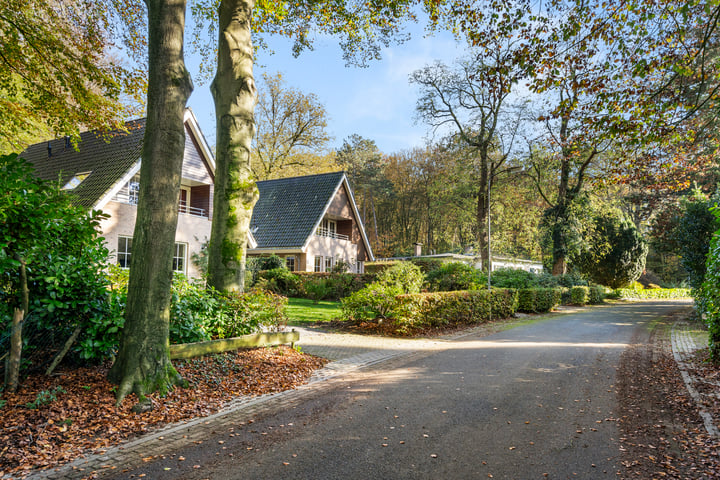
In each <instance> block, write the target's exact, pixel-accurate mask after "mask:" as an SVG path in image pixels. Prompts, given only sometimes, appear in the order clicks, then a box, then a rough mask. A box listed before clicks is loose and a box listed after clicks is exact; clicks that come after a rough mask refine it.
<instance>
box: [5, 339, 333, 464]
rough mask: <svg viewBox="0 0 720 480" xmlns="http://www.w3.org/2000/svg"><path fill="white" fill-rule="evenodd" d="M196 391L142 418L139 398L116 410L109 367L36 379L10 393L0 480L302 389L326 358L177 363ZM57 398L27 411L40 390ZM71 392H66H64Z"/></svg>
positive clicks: (255, 353) (291, 354)
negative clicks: (250, 400)
mask: <svg viewBox="0 0 720 480" xmlns="http://www.w3.org/2000/svg"><path fill="white" fill-rule="evenodd" d="M173 363H174V364H175V367H176V368H177V370H178V372H180V374H181V375H182V377H183V378H184V379H186V380H187V381H188V382H189V383H190V386H189V388H176V389H174V390H173V391H172V392H170V393H169V394H168V395H166V396H165V397H159V396H158V395H151V396H150V397H149V398H151V400H152V402H153V406H154V408H153V410H152V411H150V412H146V413H142V414H135V413H132V412H131V410H130V409H131V408H132V406H133V405H134V404H135V403H137V398H136V397H135V396H134V395H130V396H128V397H127V398H126V399H125V400H124V401H123V402H122V404H121V405H120V406H119V407H116V406H115V397H114V393H113V392H114V391H115V386H114V385H112V384H111V383H110V382H108V381H107V378H106V376H107V370H108V367H107V366H100V367H93V368H74V369H72V368H67V369H65V370H62V371H59V372H58V373H56V374H54V375H52V376H50V377H48V376H45V375H35V376H30V377H28V378H27V379H25V380H24V381H23V383H22V385H21V387H20V388H19V389H18V392H17V393H16V394H8V393H4V394H3V396H2V399H3V400H4V401H5V402H6V404H5V405H4V406H3V407H2V408H1V409H0V478H3V475H12V476H20V475H24V474H27V473H30V472H31V471H32V470H34V469H38V468H50V467H55V466H57V465H60V464H63V463H67V462H69V461H72V460H73V459H75V458H77V457H78V456H80V455H82V454H83V453H87V452H98V451H101V450H103V449H106V448H108V447H110V446H112V445H116V444H118V443H120V442H122V441H123V440H126V439H128V438H130V437H133V436H137V435H140V434H143V433H145V432H148V431H150V430H152V429H154V428H156V427H158V426H162V425H165V424H169V423H174V422H179V421H182V420H188V419H191V418H195V417H200V416H206V415H209V414H211V413H214V412H217V411H218V410H220V409H221V408H222V407H223V406H224V405H225V404H226V403H227V402H228V401H230V400H232V399H233V398H235V397H237V396H250V395H262V394H265V393H273V392H280V391H283V390H289V389H292V388H295V387H297V386H299V385H301V384H303V383H305V382H307V380H308V379H309V378H310V376H311V375H312V373H313V371H314V370H316V369H318V368H321V367H322V366H323V365H324V364H325V363H326V360H324V359H321V358H318V357H313V356H311V355H305V354H302V353H300V352H297V351H296V350H293V349H291V348H289V347H275V348H257V349H249V350H241V351H237V352H231V353H225V354H219V355H212V356H207V357H204V358H198V359H191V360H181V361H175V362H173ZM58 387H61V389H62V390H59V391H57V392H58V393H56V395H55V396H56V399H55V400H52V401H50V402H49V403H47V404H45V405H41V406H39V408H36V409H32V408H29V407H28V404H29V403H32V402H35V401H36V400H37V398H38V394H39V393H40V392H43V391H45V392H54V391H56V389H57V388H58ZM63 391H64V392H63Z"/></svg>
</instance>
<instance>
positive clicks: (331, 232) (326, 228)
mask: <svg viewBox="0 0 720 480" xmlns="http://www.w3.org/2000/svg"><path fill="white" fill-rule="evenodd" d="M315 233H316V234H317V235H318V236H320V237H332V238H335V237H336V236H337V222H336V221H335V220H330V219H327V218H326V219H324V220H323V221H322V222H320V225H319V226H318V228H317V232H315Z"/></svg>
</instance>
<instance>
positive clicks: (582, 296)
mask: <svg viewBox="0 0 720 480" xmlns="http://www.w3.org/2000/svg"><path fill="white" fill-rule="evenodd" d="M589 301H590V289H589V288H588V287H581V286H577V287H572V288H571V289H570V303H572V304H573V305H587V304H588V302H589Z"/></svg>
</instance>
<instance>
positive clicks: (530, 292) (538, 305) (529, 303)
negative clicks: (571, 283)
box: [518, 288, 562, 313]
mask: <svg viewBox="0 0 720 480" xmlns="http://www.w3.org/2000/svg"><path fill="white" fill-rule="evenodd" d="M561 297H562V289H561V288H523V289H520V290H518V311H519V312H525V313H544V312H549V311H550V310H552V309H553V307H555V306H557V305H559V304H560V300H561Z"/></svg>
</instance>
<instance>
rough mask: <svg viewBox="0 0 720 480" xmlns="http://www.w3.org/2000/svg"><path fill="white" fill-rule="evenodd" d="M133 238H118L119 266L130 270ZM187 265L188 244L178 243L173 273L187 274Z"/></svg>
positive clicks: (174, 255)
mask: <svg viewBox="0 0 720 480" xmlns="http://www.w3.org/2000/svg"><path fill="white" fill-rule="evenodd" d="M132 241H133V239H132V237H118V248H117V264H118V265H119V266H120V268H130V254H131V253H132ZM186 265H187V243H176V244H175V252H174V254H173V271H174V272H180V273H185V267H186Z"/></svg>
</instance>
